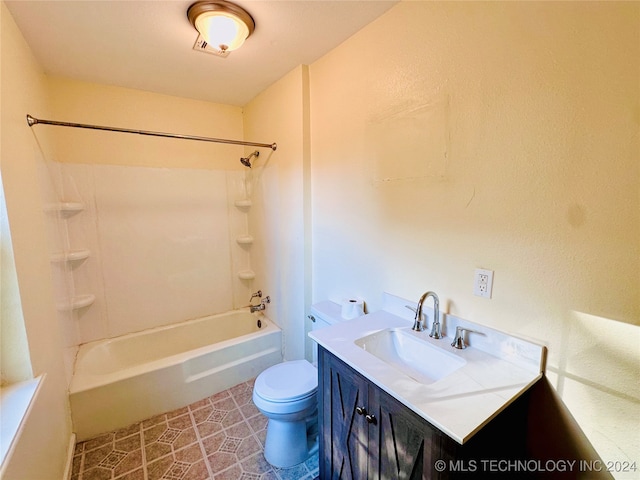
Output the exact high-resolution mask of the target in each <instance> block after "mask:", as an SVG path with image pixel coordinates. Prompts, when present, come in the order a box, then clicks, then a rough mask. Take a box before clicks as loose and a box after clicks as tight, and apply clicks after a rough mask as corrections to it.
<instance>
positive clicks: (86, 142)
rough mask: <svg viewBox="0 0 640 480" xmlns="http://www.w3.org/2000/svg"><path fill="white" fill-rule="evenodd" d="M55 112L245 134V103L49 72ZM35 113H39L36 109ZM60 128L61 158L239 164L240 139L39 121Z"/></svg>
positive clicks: (162, 128) (72, 118)
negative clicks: (197, 138) (223, 141)
mask: <svg viewBox="0 0 640 480" xmlns="http://www.w3.org/2000/svg"><path fill="white" fill-rule="evenodd" d="M49 86H50V95H51V106H52V114H53V116H54V117H55V118H52V119H51V120H57V121H62V122H73V123H86V124H92V125H100V126H110V127H119V128H126V129H132V130H145V131H156V132H168V133H176V134H184V135H193V136H202V137H214V138H222V139H231V140H242V136H243V135H242V109H241V108H240V107H234V106H231V105H220V104H215V103H211V102H204V101H198V100H191V99H186V98H179V97H172V96H168V95H160V94H157V93H151V92H143V91H140V90H132V89H127V88H121V87H113V86H107V85H99V84H92V83H87V82H80V81H76V80H70V79H63V78H50V79H49ZM31 114H32V115H33V116H35V117H38V116H39V115H38V113H36V112H31ZM35 128H37V129H38V132H40V131H41V130H42V129H55V141H56V144H55V146H56V158H55V160H56V161H59V162H64V163H87V164H108V165H129V166H134V165H135V166H145V167H176V168H203V169H223V170H238V169H240V168H241V165H240V163H239V162H238V158H239V155H240V154H241V153H242V148H241V147H239V146H237V145H225V144H218V143H209V142H200V141H187V140H177V139H172V138H159V137H151V136H141V135H132V134H125V133H114V132H104V131H96V130H84V129H75V128H63V127H57V126H45V125H38V126H36V127H35Z"/></svg>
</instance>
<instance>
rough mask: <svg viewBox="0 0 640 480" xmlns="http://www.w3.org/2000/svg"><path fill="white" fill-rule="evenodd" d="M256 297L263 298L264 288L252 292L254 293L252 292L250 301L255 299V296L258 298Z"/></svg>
mask: <svg viewBox="0 0 640 480" xmlns="http://www.w3.org/2000/svg"><path fill="white" fill-rule="evenodd" d="M256 297H258V298H262V290H258V291H257V292H255V293H252V294H251V299H250V300H249V301H251V300H253V299H254V298H256Z"/></svg>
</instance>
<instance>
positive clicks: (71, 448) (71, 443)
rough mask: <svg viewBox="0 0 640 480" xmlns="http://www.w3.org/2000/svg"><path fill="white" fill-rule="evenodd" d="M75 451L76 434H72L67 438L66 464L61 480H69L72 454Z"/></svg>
mask: <svg viewBox="0 0 640 480" xmlns="http://www.w3.org/2000/svg"><path fill="white" fill-rule="evenodd" d="M75 451H76V434H75V433H72V434H71V436H70V437H69V447H68V448H67V462H66V465H65V467H64V476H63V477H62V479H63V480H71V474H72V473H73V454H74V452H75Z"/></svg>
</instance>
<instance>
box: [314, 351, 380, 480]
mask: <svg viewBox="0 0 640 480" xmlns="http://www.w3.org/2000/svg"><path fill="white" fill-rule="evenodd" d="M318 366H319V370H320V371H319V375H320V384H321V385H322V387H321V388H322V390H321V392H320V394H321V399H320V411H319V422H320V433H321V436H322V439H321V442H320V478H322V479H329V478H330V479H335V480H362V479H366V478H367V442H368V439H367V423H366V421H365V418H364V415H362V414H359V413H357V409H358V408H364V409H366V408H367V382H366V381H365V380H364V379H363V378H362V377H361V376H359V375H358V374H357V373H355V372H354V371H353V370H352V369H350V368H349V367H347V366H346V365H344V364H343V363H342V362H341V361H339V360H337V359H335V357H333V355H331V354H329V353H327V352H326V351H325V350H324V349H322V348H319V349H318ZM359 411H362V410H359Z"/></svg>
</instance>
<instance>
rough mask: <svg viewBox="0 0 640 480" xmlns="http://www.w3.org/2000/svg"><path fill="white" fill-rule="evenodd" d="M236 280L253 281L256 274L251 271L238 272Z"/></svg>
mask: <svg viewBox="0 0 640 480" xmlns="http://www.w3.org/2000/svg"><path fill="white" fill-rule="evenodd" d="M238 278H239V279H240V280H253V279H254V278H256V274H255V272H254V271H253V270H241V271H239V272H238Z"/></svg>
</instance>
